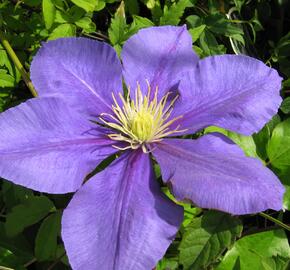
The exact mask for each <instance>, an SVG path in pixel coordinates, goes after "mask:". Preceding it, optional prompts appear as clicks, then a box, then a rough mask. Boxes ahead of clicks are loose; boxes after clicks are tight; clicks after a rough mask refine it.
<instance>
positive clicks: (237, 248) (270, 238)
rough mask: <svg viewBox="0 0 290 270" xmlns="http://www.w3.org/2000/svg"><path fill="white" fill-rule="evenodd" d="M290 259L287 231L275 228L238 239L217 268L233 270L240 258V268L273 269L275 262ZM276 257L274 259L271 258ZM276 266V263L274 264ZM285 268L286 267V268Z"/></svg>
mask: <svg viewBox="0 0 290 270" xmlns="http://www.w3.org/2000/svg"><path fill="white" fill-rule="evenodd" d="M278 257H280V258H283V259H284V260H282V262H283V261H284V266H285V262H286V263H287V261H289V260H290V248H289V244H288V240H287V236H286V235H285V232H284V231H282V230H273V231H267V232H262V233H256V234H252V235H249V236H245V237H243V238H242V239H240V240H238V241H237V242H236V243H235V244H234V246H233V248H232V249H230V250H229V251H228V252H227V253H226V255H225V257H224V258H223V260H222V262H221V263H220V264H219V266H218V267H217V268H216V270H232V269H235V268H234V266H235V264H236V261H237V260H239V268H237V269H240V270H249V269H259V270H260V269H261V270H268V269H269V270H270V269H271V270H272V269H276V267H273V263H274V264H275V262H276V263H279V264H281V260H279V262H278V260H277V258H278ZM271 259H274V260H271ZM274 266H275V265H274ZM284 269H285V268H284Z"/></svg>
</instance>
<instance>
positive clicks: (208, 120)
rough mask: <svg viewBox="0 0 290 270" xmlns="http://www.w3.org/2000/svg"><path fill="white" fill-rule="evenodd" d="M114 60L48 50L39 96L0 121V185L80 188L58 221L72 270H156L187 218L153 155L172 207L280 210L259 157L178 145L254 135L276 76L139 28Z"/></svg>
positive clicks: (110, 55) (230, 148)
mask: <svg viewBox="0 0 290 270" xmlns="http://www.w3.org/2000/svg"><path fill="white" fill-rule="evenodd" d="M161 44H162V46H161ZM121 58H122V63H123V65H121V62H120V61H119V59H118V57H117V55H116V53H115V52H114V50H113V48H112V47H110V46H109V45H107V44H104V43H101V42H97V41H93V40H89V39H85V38H66V39H58V40H55V41H50V42H47V43H46V44H44V45H43V46H42V48H41V49H40V50H39V52H38V53H37V55H36V56H35V58H34V60H33V62H32V65H31V78H32V81H33V83H34V85H35V87H36V89H37V91H38V94H39V96H38V97H37V98H35V99H31V100H28V101H27V102H25V103H22V104H20V105H19V106H17V107H15V108H12V109H9V110H7V111H6V112H4V113H2V114H1V115H0V137H1V141H0V176H1V177H4V178H6V179H8V180H10V181H12V182H14V183H16V184H21V185H23V186H26V187H29V188H32V189H34V190H38V191H42V192H48V193H67V192H74V191H76V193H75V195H74V196H73V198H72V200H71V202H70V203H69V205H68V207H67V208H66V209H65V210H64V213H63V218H62V238H63V241H64V244H65V248H66V251H67V254H68V258H69V261H70V263H71V266H72V268H73V269H87V270H95V269H108V270H110V269H114V270H121V269H124V270H125V269H126V270H130V269H131V270H135V269H138V270H142V269H144V270H145V269H152V268H153V267H154V265H156V263H157V261H158V260H159V259H160V258H161V257H162V256H163V254H164V253H165V251H166V249H167V247H168V246H169V244H170V243H171V241H172V240H173V238H174V236H175V234H176V232H177V230H178V228H179V226H180V224H181V222H182V219H183V211H182V208H181V207H180V206H178V205H176V204H174V203H173V202H172V201H170V200H169V199H168V198H167V197H166V196H164V194H163V193H162V192H161V191H160V187H159V184H158V183H157V181H155V176H154V172H153V169H152V160H151V159H150V158H151V156H153V157H154V159H155V161H157V162H158V163H159V165H160V167H161V172H162V178H163V181H164V183H165V184H169V185H170V187H171V188H172V192H173V194H174V196H175V197H176V198H177V199H179V200H184V199H187V200H191V201H192V202H193V203H194V204H196V205H197V206H199V207H204V208H213V209H218V210H221V211H225V212H229V213H232V214H248V213H256V212H259V211H263V210H266V209H268V208H271V209H275V210H280V209H281V208H282V196H283V192H284V188H283V186H282V185H281V183H280V182H279V180H278V179H277V177H276V176H275V175H274V174H273V173H272V172H271V171H270V170H268V169H267V168H266V167H264V166H263V164H262V163H261V162H260V161H259V160H256V159H253V158H249V157H246V156H245V155H244V153H243V152H242V151H241V150H240V149H239V148H238V147H237V146H236V145H234V144H233V143H232V142H231V141H229V140H228V139H227V138H225V137H223V136H222V135H216V134H210V135H204V136H202V137H200V138H198V139H197V140H191V139H188V140H185V139H182V138H181V135H186V134H192V133H194V132H196V131H198V130H200V129H203V128H205V127H207V126H209V125H216V126H220V127H223V128H226V129H230V130H232V131H235V132H238V133H242V134H245V135H249V134H252V133H253V132H256V131H258V130H259V129H260V128H261V127H262V126H263V125H264V124H265V123H266V122H267V121H269V120H270V119H271V117H272V116H273V115H274V114H275V113H276V112H277V110H278V107H279V105H280V102H281V98H280V96H279V89H280V87H281V78H280V77H279V75H278V74H277V72H276V71H275V70H274V69H271V68H269V67H267V66H266V65H264V64H263V63H262V62H260V61H258V60H255V59H253V58H250V57H247V56H241V55H240V56H234V55H223V56H213V57H207V58H205V59H203V60H199V59H198V57H197V56H196V54H195V53H194V52H193V51H192V41H191V37H190V35H189V33H188V32H187V30H186V28H185V27H173V26H164V27H151V28H147V29H143V30H140V31H139V32H138V33H137V34H135V35H134V36H132V37H131V38H130V39H129V40H128V41H127V42H126V44H125V45H124V48H123V51H122V55H121ZM122 77H123V78H124V81H125V82H126V84H127V86H128V93H127V95H123V94H122V90H123V86H122ZM120 93H121V94H120ZM119 150H121V151H120V153H121V155H118V156H119V157H118V158H117V159H116V160H115V161H114V162H113V163H112V164H111V165H110V166H109V167H107V168H106V169H105V170H103V171H101V172H100V173H97V174H96V175H95V176H93V177H91V179H89V181H87V182H86V183H85V184H83V180H84V178H85V176H86V175H87V174H89V173H90V172H92V171H93V170H94V168H95V167H96V166H97V165H98V164H99V163H100V162H101V161H102V160H103V159H104V158H106V157H108V156H110V155H112V154H115V153H116V152H117V151H119ZM148 152H150V153H151V154H150V155H149V154H148Z"/></svg>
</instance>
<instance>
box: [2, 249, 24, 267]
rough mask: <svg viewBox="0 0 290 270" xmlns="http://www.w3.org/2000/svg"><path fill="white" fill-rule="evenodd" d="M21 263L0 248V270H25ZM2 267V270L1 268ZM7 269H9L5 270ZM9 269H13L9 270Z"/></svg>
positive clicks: (9, 252)
mask: <svg viewBox="0 0 290 270" xmlns="http://www.w3.org/2000/svg"><path fill="white" fill-rule="evenodd" d="M22 263H23V262H22V261H21V260H20V259H19V258H18V257H17V256H15V255H14V254H13V253H12V252H11V251H10V250H8V249H5V248H2V247H0V269H1V270H2V269H3V270H13V269H17V270H26V268H25V267H24V266H23V265H22ZM2 266H3V268H2ZM6 267H9V268H6ZM10 267H13V269H11V268H10Z"/></svg>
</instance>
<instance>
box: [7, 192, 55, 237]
mask: <svg viewBox="0 0 290 270" xmlns="http://www.w3.org/2000/svg"><path fill="white" fill-rule="evenodd" d="M53 210H54V205H53V203H52V202H51V201H50V200H49V199H48V198H47V197H45V196H39V197H36V196H35V197H29V198H28V199H27V200H26V201H25V202H24V203H23V204H19V205H17V206H15V207H13V208H12V211H11V212H10V213H8V214H7V217H6V223H5V229H6V233H7V235H8V236H14V235H17V234H18V233H21V232H22V231H23V230H24V229H25V228H26V227H28V226H30V225H32V224H35V223H37V222H38V221H40V220H41V219H43V218H44V217H45V216H46V215H47V214H48V213H49V212H51V211H53Z"/></svg>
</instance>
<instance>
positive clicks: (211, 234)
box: [179, 211, 242, 270]
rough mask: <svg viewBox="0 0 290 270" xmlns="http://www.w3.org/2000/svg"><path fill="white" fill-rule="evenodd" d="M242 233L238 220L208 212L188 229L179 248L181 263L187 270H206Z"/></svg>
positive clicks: (227, 215)
mask: <svg viewBox="0 0 290 270" xmlns="http://www.w3.org/2000/svg"><path fill="white" fill-rule="evenodd" d="M241 231H242V225H241V222H240V220H239V219H238V218H236V217H232V216H230V215H229V214H226V213H222V212H217V211H208V212H206V213H205V214H204V215H203V216H202V217H199V218H195V219H193V221H192V223H191V224H189V225H188V226H187V227H186V231H185V233H184V235H183V238H182V240H181V243H180V246H179V250H180V255H179V262H180V263H181V264H182V265H183V266H184V268H185V269H191V270H194V269H196V270H200V269H204V268H206V267H207V266H208V265H209V264H211V263H213V262H215V261H216V259H217V257H218V256H219V255H220V254H221V253H222V252H223V251H224V250H225V248H228V247H229V246H230V245H232V243H233V242H234V241H235V239H236V237H238V236H239V235H240V234H241Z"/></svg>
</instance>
